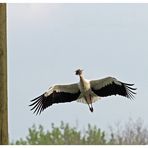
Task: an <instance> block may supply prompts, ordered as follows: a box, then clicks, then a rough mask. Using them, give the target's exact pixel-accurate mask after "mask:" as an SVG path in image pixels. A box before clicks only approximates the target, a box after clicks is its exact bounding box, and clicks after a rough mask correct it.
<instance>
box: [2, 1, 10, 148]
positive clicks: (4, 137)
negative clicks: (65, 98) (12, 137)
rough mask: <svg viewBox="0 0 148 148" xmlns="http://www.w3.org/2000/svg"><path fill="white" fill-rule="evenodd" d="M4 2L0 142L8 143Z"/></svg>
mask: <svg viewBox="0 0 148 148" xmlns="http://www.w3.org/2000/svg"><path fill="white" fill-rule="evenodd" d="M6 23H7V19H6V4H5V3H1V4H0V144H1V145H2V144H8V107H7V35H6V31H7V30H6V28H7V26H6Z"/></svg>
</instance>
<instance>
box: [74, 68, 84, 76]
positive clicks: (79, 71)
mask: <svg viewBox="0 0 148 148" xmlns="http://www.w3.org/2000/svg"><path fill="white" fill-rule="evenodd" d="M75 72H76V75H82V72H83V70H82V69H78V70H76V71H75Z"/></svg>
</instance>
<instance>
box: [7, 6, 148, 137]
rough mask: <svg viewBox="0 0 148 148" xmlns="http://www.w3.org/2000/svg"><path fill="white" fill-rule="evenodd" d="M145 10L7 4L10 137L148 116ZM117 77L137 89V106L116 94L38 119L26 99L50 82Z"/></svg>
mask: <svg viewBox="0 0 148 148" xmlns="http://www.w3.org/2000/svg"><path fill="white" fill-rule="evenodd" d="M147 58H148V4H8V82H9V136H10V139H11V140H16V139H18V138H20V137H25V136H26V135H27V132H28V128H29V127H31V126H32V125H33V124H34V123H35V124H36V125H38V124H42V125H43V126H45V129H49V128H50V124H51V123H52V122H53V123H55V125H59V124H60V121H62V120H63V121H64V122H68V123H70V125H76V121H78V127H79V128H80V129H82V128H84V127H86V125H87V124H88V123H92V124H95V125H97V126H98V127H100V128H102V129H107V128H108V126H109V125H114V123H115V122H117V121H121V122H123V123H125V122H126V121H127V120H128V119H129V117H131V118H132V119H137V118H138V117H141V118H142V119H143V120H144V122H145V123H146V124H148V118H147V110H148V109H147V104H148V95H147V87H148V82H147V76H148V66H147V61H148V60H147ZM77 68H82V69H84V75H85V77H86V78H88V79H96V78H103V77H106V76H114V77H116V78H118V79H119V80H121V81H124V82H128V83H135V87H137V88H138V90H137V95H136V98H135V101H130V100H128V99H126V98H123V97H120V96H116V97H114V96H111V97H107V98H104V99H102V100H100V101H98V102H97V103H95V104H94V113H90V111H89V109H88V106H87V105H84V104H81V103H77V102H72V103H66V104H60V105H53V106H52V107H50V108H48V109H46V110H45V111H44V112H43V113H42V114H41V115H40V116H35V115H33V114H32V112H30V108H29V107H28V105H29V103H30V102H29V101H30V100H31V99H33V98H34V97H37V96H38V95H40V94H42V93H43V92H44V91H45V90H46V89H47V88H48V87H49V86H51V85H53V84H56V83H57V84H63V83H65V84H67V83H73V82H78V81H79V79H78V77H77V76H75V75H74V71H75V70H76V69H77Z"/></svg>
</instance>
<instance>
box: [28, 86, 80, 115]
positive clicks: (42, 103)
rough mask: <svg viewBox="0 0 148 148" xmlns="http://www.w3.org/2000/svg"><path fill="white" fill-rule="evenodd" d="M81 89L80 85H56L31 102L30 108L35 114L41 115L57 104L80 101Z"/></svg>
mask: <svg viewBox="0 0 148 148" xmlns="http://www.w3.org/2000/svg"><path fill="white" fill-rule="evenodd" d="M79 95H80V89H79V86H78V84H70V85H55V86H53V87H50V88H49V89H48V90H47V91H46V92H45V93H44V94H42V95H41V96H39V97H37V98H35V99H33V100H31V102H32V103H31V104H30V106H32V108H31V110H34V113H36V114H40V113H41V112H42V111H43V110H44V109H46V108H47V107H49V106H51V105H52V104H55V103H65V102H71V101H75V100H77V99H78V97H79Z"/></svg>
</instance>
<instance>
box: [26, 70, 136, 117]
mask: <svg viewBox="0 0 148 148" xmlns="http://www.w3.org/2000/svg"><path fill="white" fill-rule="evenodd" d="M75 74H76V75H78V76H79V79H80V81H79V82H78V83H73V84H66V85H53V86H51V87H49V89H47V91H45V92H44V93H43V94H42V95H40V96H38V97H37V98H35V99H32V100H31V104H30V105H29V106H30V107H31V110H32V111H33V113H35V114H36V115H38V114H41V112H42V111H44V110H45V109H46V108H48V107H50V106H51V105H53V104H56V103H66V102H72V101H77V102H81V103H85V104H87V105H88V107H89V110H90V111H91V112H93V111H94V109H93V105H92V104H93V103H94V102H96V101H98V100H100V99H101V98H102V97H107V96H111V95H120V96H123V97H126V98H128V99H130V100H132V99H134V98H135V94H136V92H135V91H136V89H137V88H133V85H134V84H128V83H124V82H121V81H119V80H117V79H116V78H114V77H111V76H108V77H105V78H102V79H97V80H87V79H85V78H84V75H83V70H82V69H78V70H76V71H75Z"/></svg>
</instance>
